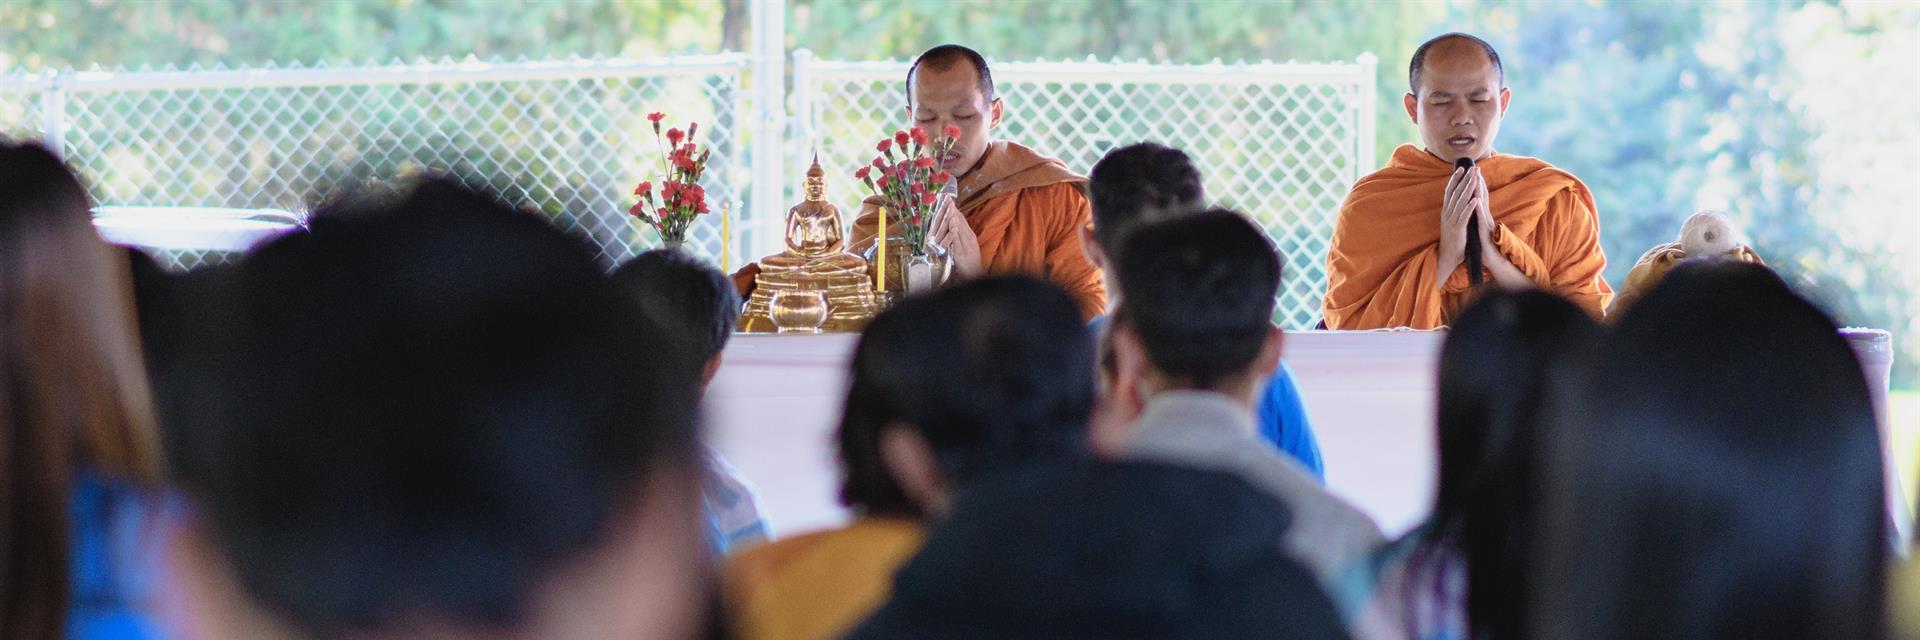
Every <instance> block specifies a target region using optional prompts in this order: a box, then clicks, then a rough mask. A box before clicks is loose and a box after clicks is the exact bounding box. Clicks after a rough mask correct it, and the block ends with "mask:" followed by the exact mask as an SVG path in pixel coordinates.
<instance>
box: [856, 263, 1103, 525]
mask: <svg viewBox="0 0 1920 640" xmlns="http://www.w3.org/2000/svg"><path fill="white" fill-rule="evenodd" d="M852 378H853V382H852V384H851V385H850V386H849V388H848V390H847V405H846V411H845V413H844V414H843V416H842V417H841V419H840V429H839V433H838V438H839V441H840V462H841V464H842V466H843V467H844V470H845V472H846V481H845V483H844V484H843V485H842V486H841V489H840V499H841V501H842V502H844V503H846V504H847V505H848V506H851V507H855V508H857V509H860V510H861V511H863V512H865V513H868V514H874V515H902V516H919V515H921V512H920V509H919V507H917V506H915V505H914V504H913V503H912V502H911V501H909V500H908V499H907V497H906V495H905V494H904V493H903V492H902V491H901V489H900V486H899V484H898V483H896V482H895V481H894V479H893V477H892V474H890V473H888V471H887V467H886V464H885V462H884V461H883V460H882V459H881V458H880V434H881V432H882V430H883V429H885V428H887V427H888V426H889V425H892V424H896V423H897V424H904V425H907V426H909V427H911V428H913V429H915V430H917V431H918V432H919V433H920V435H921V436H922V437H924V438H926V440H927V443H928V444H929V445H931V446H932V448H933V451H934V453H935V455H936V456H937V458H938V461H939V465H940V468H941V470H942V471H943V472H944V473H945V474H946V477H947V480H948V482H949V483H950V484H951V485H952V486H959V485H962V484H964V483H965V482H966V481H967V480H969V479H971V478H973V477H977V476H980V475H983V474H985V473H986V472H988V471H992V470H996V469H1001V468H1008V467H1016V466H1022V465H1025V464H1026V463H1029V462H1035V461H1047V460H1054V459H1058V458H1062V457H1064V456H1067V455H1070V454H1073V453H1076V452H1078V451H1080V450H1081V448H1082V443H1083V442H1084V440H1085V436H1086V434H1085V431H1086V424H1087V414H1088V412H1090V411H1091V410H1092V407H1093V394H1094V391H1093V342H1092V337H1091V336H1089V335H1088V333H1087V330H1086V326H1085V325H1084V324H1082V322H1081V320H1080V311H1079V307H1078V306H1077V305H1076V304H1075V303H1074V301H1073V298H1072V297H1071V296H1069V295H1067V293H1066V292H1064V291H1061V290H1060V289H1059V287H1056V286H1054V285H1052V284H1049V283H1047V282H1044V281H1040V280H1035V279H1030V278H1024V277H996V278H986V279H982V280H974V281H971V282H967V283H965V284H962V285H959V286H954V287H950V288H946V289H941V290H939V291H935V292H933V293H930V294H927V295H924V296H920V297H913V298H908V299H906V300H904V301H902V302H901V303H900V304H898V305H896V306H894V307H893V308H891V309H888V310H887V311H886V312H884V313H881V314H880V316H879V317H877V318H874V320H873V323H872V324H870V325H868V326H867V329H866V331H865V332H864V333H863V334H862V335H861V336H860V345H859V347H858V348H856V349H855V350H854V354H853V376H852Z"/></svg>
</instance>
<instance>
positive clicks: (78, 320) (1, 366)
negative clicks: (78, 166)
mask: <svg viewBox="0 0 1920 640" xmlns="http://www.w3.org/2000/svg"><path fill="white" fill-rule="evenodd" d="M88 202H89V201H88V199H87V195H86V191H85V190H84V189H82V188H81V186H80V183H79V181H78V180H77V179H75V178H74V176H73V174H71V173H69V172H68V171H67V169H66V167H65V166H63V165H62V164H61V163H60V160H59V159H58V158H55V157H54V156H53V154H52V153H50V152H48V151H47V150H46V149H44V148H42V147H39V146H37V145H24V146H22V145H13V144H5V143H0V329H3V333H0V637H5V638H59V637H64V636H65V620H66V615H67V599H68V595H67V594H68V590H69V588H70V587H69V576H68V567H69V564H70V551H69V547H70V546H71V536H72V531H71V529H72V526H71V524H70V518H71V517H72V516H71V515H70V509H71V506H70V505H69V504H68V501H69V495H68V494H69V491H70V489H71V485H72V477H73V475H74V473H75V472H76V471H77V470H79V469H80V468H81V467H83V466H85V467H90V468H92V469H95V470H98V471H100V472H103V473H107V474H111V475H113V476H115V477H117V478H119V479H122V480H126V481H131V482H134V483H144V482H147V481H151V480H153V479H155V477H156V476H157V475H158V465H159V456H158V454H157V450H158V445H157V444H156V439H155V435H154V430H153V407H152V400H151V397H150V391H149V389H148V386H147V377H146V371H145V368H144V366H143V364H142V361H141V354H140V345H139V338H138V336H137V333H136V331H137V329H136V326H135V322H134V310H133V292H132V284H131V277H132V276H131V273H130V271H129V269H130V267H129V266H128V264H127V262H126V258H125V256H124V255H123V254H122V253H120V252H118V251H115V250H113V249H112V248H111V247H109V246H108V245H107V243H106V242H104V241H102V240H101V239H100V236H99V235H98V234H96V233H95V232H94V230H93V225H92V222H91V216H90V214H89V213H88V208H89V207H88Z"/></svg>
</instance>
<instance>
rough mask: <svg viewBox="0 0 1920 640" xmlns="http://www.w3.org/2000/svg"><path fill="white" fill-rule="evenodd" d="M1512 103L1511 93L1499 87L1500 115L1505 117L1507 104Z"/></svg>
mask: <svg viewBox="0 0 1920 640" xmlns="http://www.w3.org/2000/svg"><path fill="white" fill-rule="evenodd" d="M1511 102H1513V91H1512V90H1510V89H1508V88H1506V87H1500V115H1502V116H1505V115H1507V104H1508V103H1511Z"/></svg>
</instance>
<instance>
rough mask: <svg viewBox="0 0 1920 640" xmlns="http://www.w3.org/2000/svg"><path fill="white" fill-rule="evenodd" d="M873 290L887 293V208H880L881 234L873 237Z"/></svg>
mask: <svg viewBox="0 0 1920 640" xmlns="http://www.w3.org/2000/svg"><path fill="white" fill-rule="evenodd" d="M873 242H874V245H873V246H874V251H873V259H874V271H873V273H874V278H873V290H874V291H877V292H880V293H886V292H887V208H886V207H880V233H879V234H878V235H875V236H874V237H873Z"/></svg>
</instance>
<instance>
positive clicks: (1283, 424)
mask: <svg viewBox="0 0 1920 640" xmlns="http://www.w3.org/2000/svg"><path fill="white" fill-rule="evenodd" d="M1106 326H1107V317H1106V316H1099V317H1096V318H1094V319H1093V321H1092V322H1089V323H1087V328H1088V329H1091V330H1093V333H1094V335H1095V336H1096V338H1097V336H1099V334H1100V331H1101V330H1103V329H1105V328H1106ZM1257 414H1258V415H1257V420H1256V421H1255V424H1256V425H1257V426H1259V428H1260V439H1261V440H1265V441H1266V442H1267V443H1268V444H1271V445H1273V446H1274V447H1275V448H1278V449H1279V450H1280V451H1281V452H1282V453H1285V454H1287V455H1288V456H1291V457H1293V459H1295V460H1298V461H1300V464H1301V466H1304V467H1306V468H1307V471H1308V472H1310V473H1312V474H1313V477H1314V478H1315V479H1317V480H1319V481H1320V483H1321V484H1326V482H1327V470H1326V463H1324V462H1322V461H1321V459H1320V441H1319V440H1318V439H1316V438H1314V437H1313V423H1312V422H1309V421H1308V420H1307V407H1306V404H1305V403H1303V402H1302V401H1301V400H1300V388H1299V387H1298V386H1295V385H1294V383H1293V371H1292V370H1290V369H1288V368H1287V363H1285V362H1282V363H1280V366H1279V368H1276V369H1274V370H1273V377H1272V378H1269V379H1268V380H1267V390H1266V392H1265V393H1262V394H1261V395H1260V407H1259V410H1258V411H1257Z"/></svg>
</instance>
